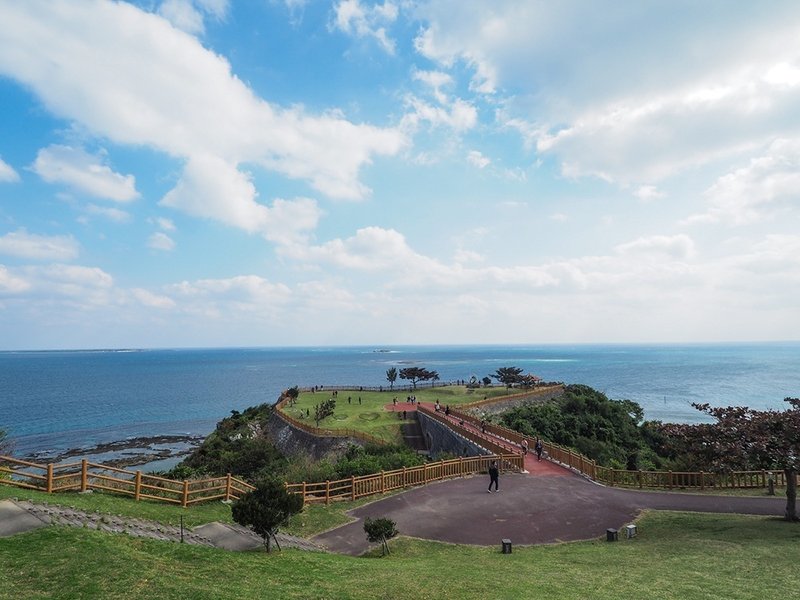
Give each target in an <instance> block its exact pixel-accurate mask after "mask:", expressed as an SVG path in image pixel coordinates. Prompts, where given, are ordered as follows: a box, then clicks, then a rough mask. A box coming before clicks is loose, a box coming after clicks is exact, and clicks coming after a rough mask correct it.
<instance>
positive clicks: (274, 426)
mask: <svg viewBox="0 0 800 600" xmlns="http://www.w3.org/2000/svg"><path fill="white" fill-rule="evenodd" d="M266 429H267V435H268V436H269V439H270V440H271V441H272V443H273V444H275V447H277V448H278V450H280V452H281V453H282V454H283V455H284V456H298V455H307V456H311V457H312V458H313V459H315V460H321V459H323V458H326V457H329V456H331V455H334V456H340V455H342V454H344V452H345V451H346V450H347V448H348V446H350V445H353V444H354V445H356V446H363V445H364V442H363V441H362V440H359V439H357V438H353V437H338V436H337V437H333V436H317V435H312V434H310V433H308V432H307V431H303V430H302V429H298V428H297V427H294V426H293V425H291V424H290V423H288V422H287V421H285V420H284V419H282V418H281V416H280V412H279V411H278V410H274V411H273V412H272V416H271V417H270V418H269V421H268V422H267V428H266Z"/></svg>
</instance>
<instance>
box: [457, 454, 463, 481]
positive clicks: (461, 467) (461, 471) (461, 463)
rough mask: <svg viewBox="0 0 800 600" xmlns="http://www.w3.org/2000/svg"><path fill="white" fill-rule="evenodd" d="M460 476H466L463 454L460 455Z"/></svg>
mask: <svg viewBox="0 0 800 600" xmlns="http://www.w3.org/2000/svg"><path fill="white" fill-rule="evenodd" d="M458 476H459V477H463V476H464V459H463V458H462V457H461V456H459V457H458Z"/></svg>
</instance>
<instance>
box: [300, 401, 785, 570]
mask: <svg viewBox="0 0 800 600" xmlns="http://www.w3.org/2000/svg"><path fill="white" fill-rule="evenodd" d="M398 404H400V403H398ZM403 404H404V405H405V403H403ZM393 408H394V409H395V410H397V409H399V410H403V409H405V410H414V408H413V407H411V406H402V407H400V406H398V407H394V406H392V405H391V404H390V405H388V407H387V409H388V410H392V409H393ZM525 468H526V470H527V471H528V473H514V474H505V475H501V476H500V492H499V493H491V494H489V493H487V487H488V484H489V480H488V476H485V475H478V476H474V477H465V478H461V479H453V480H448V481H441V482H438V483H432V484H428V485H426V486H422V487H418V488H413V489H410V490H409V491H407V492H403V493H401V494H398V495H396V496H392V497H390V498H385V499H383V500H378V501H376V502H372V503H371V504H367V505H365V506H362V507H360V508H357V509H354V510H352V511H350V512H349V513H348V514H350V515H351V516H352V517H354V518H355V519H357V520H356V521H354V522H353V523H349V524H347V525H343V526H342V527H338V528H336V529H333V530H331V531H328V532H326V533H322V534H320V535H318V536H316V537H315V538H314V541H315V542H317V543H319V544H322V545H323V546H325V547H326V548H328V549H330V550H332V551H334V552H341V553H345V554H351V555H359V554H362V553H363V552H364V551H366V550H367V549H368V548H369V544H368V543H367V541H366V535H365V534H364V529H363V527H364V526H363V520H364V519H365V518H367V517H372V518H375V517H388V518H390V519H392V520H393V521H395V522H396V523H397V528H398V529H399V531H400V533H401V534H402V535H407V536H411V537H417V538H422V539H427V540H438V541H442V542H451V543H456V544H474V545H482V546H494V545H497V546H499V545H500V540H502V539H503V538H509V539H511V541H512V543H514V544H521V545H530V544H547V543H554V542H561V541H576V540H586V539H596V538H602V537H603V536H604V535H605V531H606V529H608V528H610V527H613V528H615V529H619V528H621V527H622V526H624V525H625V524H627V523H630V522H631V521H633V520H634V519H635V518H636V517H637V516H638V514H639V513H640V512H641V511H642V510H644V509H658V510H684V511H694V512H719V513H742V514H756V515H775V516H776V517H777V516H780V515H782V514H783V509H784V506H785V500H784V499H781V498H763V497H761V498H759V497H735V496H711V495H705V494H679V493H672V492H644V491H638V490H629V489H620V488H610V487H605V486H603V485H599V484H596V483H594V482H591V481H589V480H587V479H585V478H583V477H581V476H578V475H576V474H574V473H573V472H571V471H569V470H567V469H565V468H563V467H561V466H559V465H557V464H555V463H552V462H550V461H547V460H543V461H541V462H537V461H536V457H535V456H534V455H533V454H528V456H527V457H526V459H525Z"/></svg>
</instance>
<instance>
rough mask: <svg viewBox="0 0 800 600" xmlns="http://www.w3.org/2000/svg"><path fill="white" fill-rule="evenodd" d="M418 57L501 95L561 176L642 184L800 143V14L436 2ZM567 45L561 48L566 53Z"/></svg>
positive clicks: (504, 120)
mask: <svg viewBox="0 0 800 600" xmlns="http://www.w3.org/2000/svg"><path fill="white" fill-rule="evenodd" d="M415 11H416V16H417V17H418V18H419V19H420V20H421V21H422V22H423V23H425V25H424V27H423V29H422V31H421V33H420V35H419V36H418V38H417V40H416V47H417V50H418V51H419V52H420V53H422V54H423V55H424V56H426V57H428V58H430V59H432V60H434V61H436V62H437V63H438V64H439V65H440V66H441V67H443V68H444V69H445V70H450V72H452V73H457V72H458V71H459V69H458V66H457V65H458V63H461V64H463V65H466V66H467V67H469V68H470V69H471V70H472V85H473V89H480V90H484V91H498V90H500V91H502V90H504V89H506V88H508V89H509V90H510V91H509V92H508V94H507V95H506V96H505V97H504V98H502V102H501V103H500V107H501V109H502V110H500V111H499V112H498V119H499V123H501V124H507V125H509V126H511V127H514V128H516V129H518V130H519V131H520V133H522V135H523V136H524V139H525V140H526V142H527V143H528V144H529V145H530V146H531V147H535V148H536V150H537V151H538V152H539V153H540V154H550V155H552V156H553V157H554V158H555V159H556V160H557V161H558V162H559V163H560V165H561V167H562V171H563V173H564V174H565V175H567V176H569V177H584V176H591V177H599V178H601V179H603V180H606V181H610V182H616V183H620V184H622V185H625V186H627V185H633V186H643V185H653V184H655V183H659V182H661V181H663V180H664V179H666V178H668V177H671V176H673V175H675V174H676V173H679V172H684V171H686V170H687V169H696V168H697V167H698V166H702V165H705V164H710V163H712V162H713V161H716V160H719V159H721V158H726V159H730V158H736V157H738V156H740V155H742V153H746V152H749V151H752V150H753V149H754V148H759V147H761V146H763V144H764V143H765V141H768V140H770V139H773V138H775V137H779V136H787V135H789V134H790V132H800V112H798V111H797V110H796V108H795V107H796V106H797V105H798V103H800V76H798V73H800V50H798V47H797V44H796V43H795V41H796V39H797V35H798V21H799V19H800V15H799V14H798V11H797V6H796V4H795V3H792V2H776V3H773V4H772V5H771V9H770V10H769V11H763V10H756V9H755V7H745V6H738V9H737V10H736V11H725V14H724V15H720V11H719V8H718V7H717V6H716V5H712V4H704V3H695V4H692V5H688V4H681V5H676V4H674V3H664V4H658V5H651V4H647V5H644V4H641V5H636V6H632V5H629V4H626V5H624V6H623V5H620V4H618V3H613V2H593V3H591V4H590V5H587V4H586V3H583V2H574V1H567V2H558V3H543V2H527V3H525V2H522V3H520V2H514V1H504V0H498V1H497V2H492V3H485V2H480V1H479V0H442V1H440V2H436V3H420V4H417V5H415ZM565 40H567V41H566V42H565Z"/></svg>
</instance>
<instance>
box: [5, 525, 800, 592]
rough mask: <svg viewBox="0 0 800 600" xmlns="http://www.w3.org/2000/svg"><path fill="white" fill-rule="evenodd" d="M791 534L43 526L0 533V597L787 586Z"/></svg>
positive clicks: (647, 528) (794, 529)
mask: <svg viewBox="0 0 800 600" xmlns="http://www.w3.org/2000/svg"><path fill="white" fill-rule="evenodd" d="M798 542H800V525H798V524H790V523H785V522H782V521H779V520H777V519H773V518H764V517H748V516H737V515H715V514H688V513H669V512H655V513H650V514H648V515H645V516H644V517H643V518H642V519H641V520H640V522H639V535H638V537H636V538H635V539H633V540H622V541H619V542H617V543H607V542H605V541H592V542H578V543H570V544H556V545H552V546H536V547H529V548H522V547H515V548H514V552H513V554H510V555H503V554H500V552H499V548H478V547H470V546H455V545H448V544H440V543H435V542H423V541H419V540H412V539H407V538H401V539H398V540H392V541H391V542H390V546H391V548H392V555H391V556H389V557H386V558H374V557H373V558H351V557H346V556H339V555H331V554H321V553H307V552H301V551H297V550H285V551H283V552H281V553H273V554H271V555H267V554H265V553H263V552H258V553H256V552H253V553H241V554H237V553H229V552H225V551H222V550H215V549H208V548H200V547H193V546H188V545H180V544H175V543H164V542H156V541H150V540H142V539H137V538H131V537H128V536H125V535H111V534H104V533H99V532H95V531H89V530H83V529H72V528H59V527H47V528H43V529H40V530H37V531H34V532H30V533H27V534H21V535H18V536H15V537H12V538H4V539H0V582H2V586H0V597H2V598H26V599H35V598H71V599H80V598H103V599H115V598H126V599H136V598H148V599H149V598H159V599H160V598H164V599H171V598H174V599H181V600H183V599H185V598H193V599H203V598H209V599H210V598H266V597H269V598H281V599H283V598H315V599H316V598H397V599H403V598H413V599H414V600H419V599H420V598H434V599H435V598H454V599H462V598H481V599H482V598H509V599H514V600H518V599H520V598H547V599H548V600H559V599H567V598H570V599H572V598H592V599H599V600H604V599H615V600H616V599H618V598H626V599H628V598H642V599H645V598H647V599H651V598H652V599H672V598H675V599H681V600H693V599H709V598H726V599H727V600H740V599H741V600H743V599H762V598H770V597H787V598H788V597H792V596H793V595H794V594H796V585H797V562H796V558H797V547H798ZM791 590H795V591H794V592H792V591H791Z"/></svg>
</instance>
